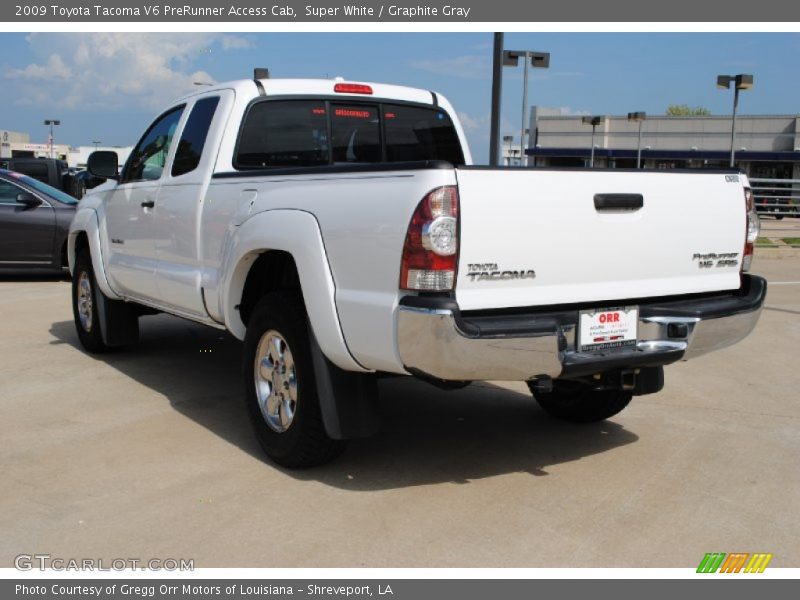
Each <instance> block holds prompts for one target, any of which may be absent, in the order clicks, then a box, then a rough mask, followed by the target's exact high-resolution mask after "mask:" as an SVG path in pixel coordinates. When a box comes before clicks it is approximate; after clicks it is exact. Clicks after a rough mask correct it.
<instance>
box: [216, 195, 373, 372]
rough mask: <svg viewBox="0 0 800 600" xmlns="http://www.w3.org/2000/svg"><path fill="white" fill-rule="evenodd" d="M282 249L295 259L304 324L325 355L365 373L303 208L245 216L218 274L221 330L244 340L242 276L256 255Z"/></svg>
mask: <svg viewBox="0 0 800 600" xmlns="http://www.w3.org/2000/svg"><path fill="white" fill-rule="evenodd" d="M269 250H282V251H284V252H288V253H289V254H291V255H292V257H293V258H294V262H295V265H296V266H297V272H298V276H299V279H300V287H301V290H302V294H303V299H304V301H305V306H306V312H307V313H308V320H309V322H310V324H311V328H312V331H313V333H314V336H315V338H316V340H317V342H318V343H319V346H320V349H321V350H322V352H323V353H324V354H325V356H326V357H327V358H328V359H329V360H330V361H331V362H332V363H333V364H335V365H336V366H337V367H340V368H341V369H344V370H347V371H360V372H366V371H368V369H365V368H364V367H362V366H361V365H360V364H358V362H356V360H355V359H354V358H353V356H352V355H351V354H350V351H349V349H348V348H347V343H346V341H345V338H344V334H343V332H342V329H341V325H340V323H339V315H338V312H337V310H336V303H335V300H334V296H335V293H336V286H335V284H334V281H333V276H332V274H331V269H330V265H329V264H328V256H327V253H326V252H325V245H324V242H323V240H322V234H321V232H320V228H319V223H318V222H317V220H316V218H315V217H314V216H313V215H312V214H311V213H308V212H305V211H302V210H290V209H286V210H269V211H264V212H261V213H258V214H256V215H253V216H252V217H250V218H249V219H248V220H247V221H245V222H244V223H243V224H242V225H241V226H239V227H237V228H235V230H234V231H233V232H232V235H231V236H230V238H229V239H228V242H227V244H226V249H225V258H224V259H223V262H222V269H221V272H222V273H223V274H224V275H223V278H222V281H221V285H220V289H221V290H222V292H221V297H220V300H221V302H220V304H221V309H222V315H223V318H224V320H225V326H226V327H227V328H228V330H229V331H230V332H231V333H233V335H235V336H236V337H237V338H239V339H240V340H241V339H244V336H245V330H246V326H245V324H244V323H243V322H242V319H241V315H240V314H239V310H238V307H239V303H240V302H241V299H242V293H243V292H244V284H245V281H246V280H247V275H248V273H249V271H250V268H251V267H252V265H253V263H254V262H255V260H256V259H257V258H258V256H259V255H260V254H261V253H263V252H266V251H269Z"/></svg>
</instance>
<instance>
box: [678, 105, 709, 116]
mask: <svg viewBox="0 0 800 600" xmlns="http://www.w3.org/2000/svg"><path fill="white" fill-rule="evenodd" d="M710 114H711V111H710V110H708V109H707V108H706V107H705V106H695V107H694V108H692V107H691V106H689V105H688V104H670V105H669V106H668V107H667V116H668V117H704V116H706V115H710Z"/></svg>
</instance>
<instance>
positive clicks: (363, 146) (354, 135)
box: [331, 104, 383, 163]
mask: <svg viewBox="0 0 800 600" xmlns="http://www.w3.org/2000/svg"><path fill="white" fill-rule="evenodd" d="M331 111H332V113H333V114H331V138H332V145H333V162H334V163H373V162H380V161H381V160H382V158H383V157H382V152H381V126H380V120H379V112H378V107H377V106H366V105H362V104H358V105H353V106H345V105H342V104H334V105H332V106H331Z"/></svg>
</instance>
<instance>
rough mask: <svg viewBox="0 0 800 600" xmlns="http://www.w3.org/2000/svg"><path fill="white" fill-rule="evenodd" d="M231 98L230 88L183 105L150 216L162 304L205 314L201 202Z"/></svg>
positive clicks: (232, 94)
mask: <svg viewBox="0 0 800 600" xmlns="http://www.w3.org/2000/svg"><path fill="white" fill-rule="evenodd" d="M233 100H234V93H233V91H232V90H220V91H215V92H213V93H211V94H209V95H206V96H199V97H197V98H196V99H194V100H193V102H191V103H189V104H187V107H186V113H187V116H186V118H185V120H184V124H183V125H182V127H181V129H180V131H179V132H178V141H177V143H176V145H175V155H174V158H173V159H172V162H171V163H170V164H169V167H168V170H169V172H168V173H165V174H164V178H163V180H162V184H161V189H160V191H159V194H158V206H156V210H155V216H154V219H155V221H154V228H153V232H154V233H153V235H154V238H155V245H156V254H157V257H158V265H157V269H156V284H157V287H158V294H159V298H160V300H161V301H162V303H164V304H167V305H169V306H172V307H175V308H178V309H180V310H181V311H184V312H187V313H190V314H196V315H199V316H205V314H206V311H205V306H204V304H203V297H202V292H201V287H202V281H201V279H202V262H203V257H202V254H203V244H202V243H201V240H200V236H199V233H200V228H201V219H202V218H203V202H204V198H205V195H206V189H207V187H208V184H209V182H210V178H211V171H212V170H213V167H214V161H215V160H216V149H217V148H218V147H219V144H220V142H221V137H222V134H223V132H224V121H225V118H226V115H227V114H228V112H229V108H230V105H232V104H233ZM220 233H222V232H220Z"/></svg>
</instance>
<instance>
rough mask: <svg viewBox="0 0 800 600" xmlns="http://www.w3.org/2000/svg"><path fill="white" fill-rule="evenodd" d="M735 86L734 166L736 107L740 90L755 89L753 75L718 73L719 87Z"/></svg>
mask: <svg viewBox="0 0 800 600" xmlns="http://www.w3.org/2000/svg"><path fill="white" fill-rule="evenodd" d="M731 83H733V84H734V86H733V116H732V117H731V165H730V166H731V167H733V159H734V157H735V154H736V148H735V147H734V144H735V143H736V109H737V108H738V106H739V90H751V89H753V76H752V75H745V74H743V73H740V74H739V75H717V87H718V88H720V89H722V90H728V89H730V87H731Z"/></svg>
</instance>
